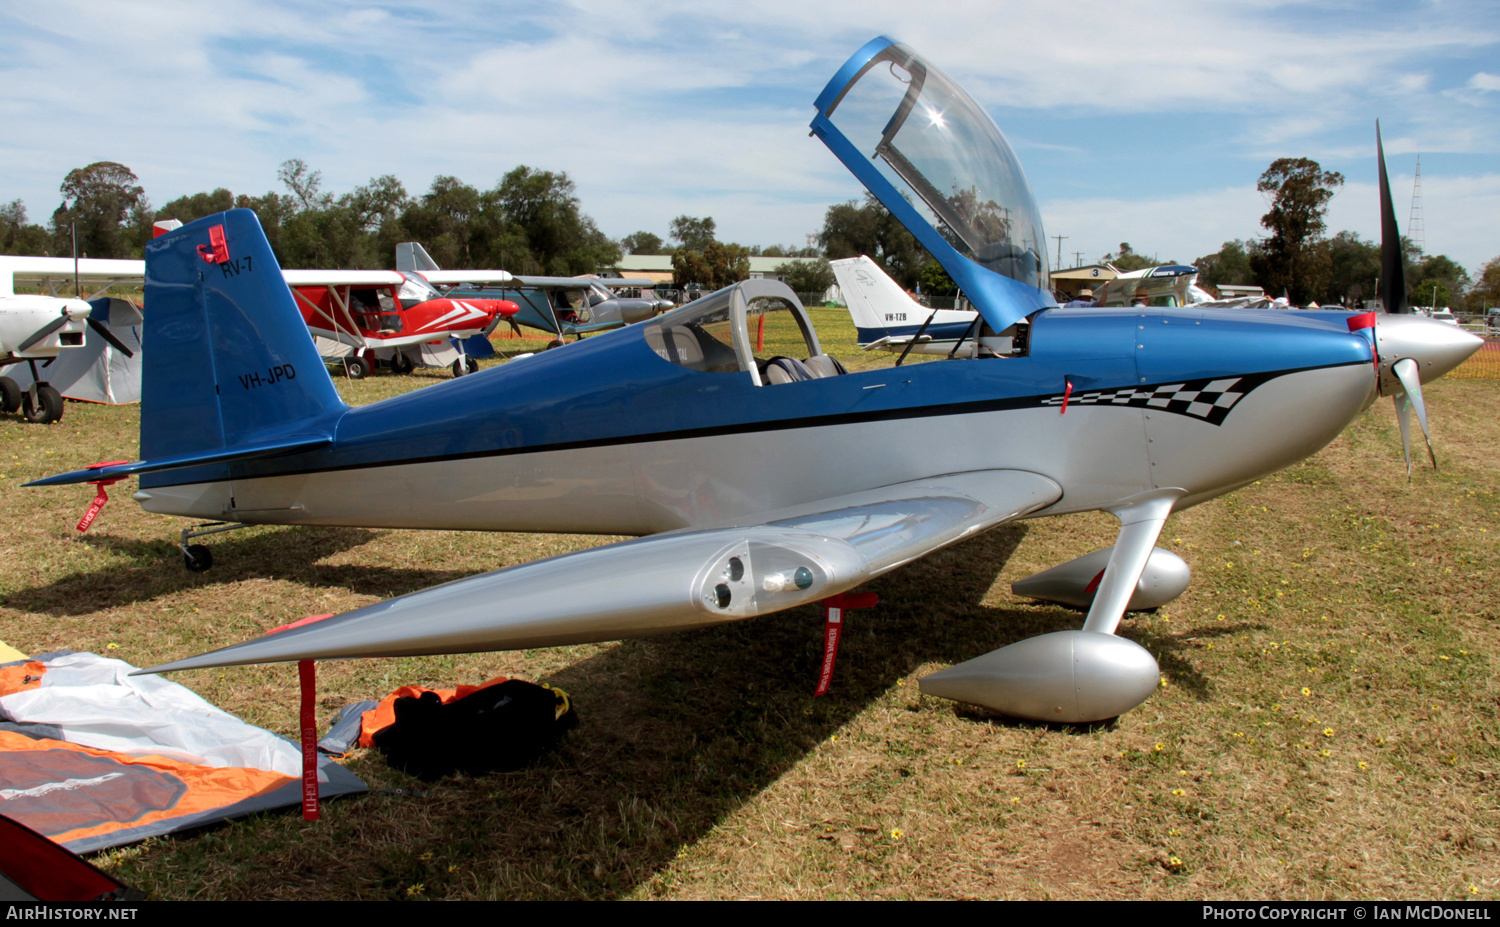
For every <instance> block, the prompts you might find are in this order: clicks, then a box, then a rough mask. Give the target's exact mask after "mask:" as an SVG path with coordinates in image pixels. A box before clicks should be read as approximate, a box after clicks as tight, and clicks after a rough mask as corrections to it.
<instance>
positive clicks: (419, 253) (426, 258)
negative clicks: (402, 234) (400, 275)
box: [396, 241, 442, 273]
mask: <svg viewBox="0 0 1500 927" xmlns="http://www.w3.org/2000/svg"><path fill="white" fill-rule="evenodd" d="M396 269H397V270H400V271H414V272H416V273H421V272H422V271H424V270H442V268H441V267H439V266H438V264H437V261H434V260H433V259H432V256H431V255H430V254H428V253H427V249H426V248H424V247H422V246H421V245H420V244H418V243H417V242H414V241H403V242H401V243H400V244H399V245H397V246H396Z"/></svg>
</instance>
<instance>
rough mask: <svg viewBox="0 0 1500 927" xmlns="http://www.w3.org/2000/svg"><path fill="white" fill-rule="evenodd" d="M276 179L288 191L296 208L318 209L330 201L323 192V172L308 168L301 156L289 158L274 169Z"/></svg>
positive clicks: (328, 196)
mask: <svg viewBox="0 0 1500 927" xmlns="http://www.w3.org/2000/svg"><path fill="white" fill-rule="evenodd" d="M276 179H277V180H279V181H281V183H282V184H283V185H284V186H285V187H286V188H287V189H288V190H290V191H292V196H293V198H294V199H295V201H296V204H297V207H296V208H298V209H319V208H321V207H323V206H328V205H330V204H331V203H332V201H333V197H332V196H330V195H329V194H327V193H324V192H323V172H322V171H314V170H310V169H309V168H308V166H307V162H305V161H303V160H302V159H301V158H290V159H288V160H286V161H283V162H281V166H280V167H279V168H277V169H276Z"/></svg>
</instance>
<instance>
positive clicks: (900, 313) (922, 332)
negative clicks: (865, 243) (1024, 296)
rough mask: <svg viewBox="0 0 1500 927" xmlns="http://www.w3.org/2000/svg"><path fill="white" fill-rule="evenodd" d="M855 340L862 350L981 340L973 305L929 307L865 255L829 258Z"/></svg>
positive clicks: (926, 348)
mask: <svg viewBox="0 0 1500 927" xmlns="http://www.w3.org/2000/svg"><path fill="white" fill-rule="evenodd" d="M828 266H829V267H832V268H833V276H834V278H835V279H836V280H838V284H839V291H840V292H842V293H843V294H844V302H845V304H847V305H848V307H849V317H850V318H852V319H853V320H854V329H855V332H856V338H857V339H858V341H859V346H860V347H861V348H864V349H865V350H866V351H877V350H884V351H900V352H901V353H902V355H903V357H904V356H905V354H906V353H908V352H911V353H916V354H948V353H949V352H951V351H953V350H955V349H956V348H958V347H960V341H962V343H963V344H965V345H968V347H969V351H970V353H971V354H972V353H973V351H974V350H976V349H977V348H978V346H979V342H978V340H977V339H976V338H975V337H974V329H975V327H976V323H977V321H978V319H979V313H977V312H975V311H973V310H972V309H929V308H927V307H926V306H924V305H922V304H921V303H919V302H917V301H916V300H915V299H912V298H911V296H909V295H907V292H906V291H905V290H903V289H901V285H900V284H899V283H897V282H896V281H894V280H892V279H891V277H890V275H889V274H887V273H886V272H885V271H883V270H881V269H880V265H879V264H876V263H875V262H874V261H872V260H870V259H869V258H868V257H866V256H865V255H863V254H862V255H860V256H859V257H853V258H844V259H842V260H838V261H829V262H828Z"/></svg>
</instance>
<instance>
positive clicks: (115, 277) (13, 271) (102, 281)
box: [0, 255, 146, 298]
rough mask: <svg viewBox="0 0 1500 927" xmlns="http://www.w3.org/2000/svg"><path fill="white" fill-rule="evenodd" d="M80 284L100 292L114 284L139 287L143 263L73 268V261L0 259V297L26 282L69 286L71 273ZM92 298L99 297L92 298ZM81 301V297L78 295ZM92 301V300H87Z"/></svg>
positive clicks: (98, 261)
mask: <svg viewBox="0 0 1500 927" xmlns="http://www.w3.org/2000/svg"><path fill="white" fill-rule="evenodd" d="M75 270H76V272H77V275H78V279H79V282H83V281H87V282H88V283H90V284H92V285H96V286H97V285H102V288H101V289H100V290H99V292H101V293H102V292H103V291H104V289H107V288H108V287H109V286H111V285H113V284H116V283H140V282H141V281H143V280H145V279H146V262H145V261H116V260H106V259H104V258H80V259H79V260H78V261H77V264H76V267H75V264H74V261H73V259H72V258H52V257H11V256H8V255H7V256H0V294H10V293H14V292H15V283H16V281H18V280H19V281H25V282H27V283H32V284H36V285H38V286H43V287H47V288H49V289H51V288H52V287H55V286H59V285H66V284H71V283H72V282H73V275H74V272H75ZM94 295H95V296H97V295H98V293H95V294H94ZM80 298H82V297H81V294H80ZM89 298H92V297H89Z"/></svg>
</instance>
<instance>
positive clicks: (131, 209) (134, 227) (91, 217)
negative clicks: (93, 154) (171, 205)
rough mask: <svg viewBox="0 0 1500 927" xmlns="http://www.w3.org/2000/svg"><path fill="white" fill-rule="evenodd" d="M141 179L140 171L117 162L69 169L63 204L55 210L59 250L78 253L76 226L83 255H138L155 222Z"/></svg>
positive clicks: (54, 228)
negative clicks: (75, 248)
mask: <svg viewBox="0 0 1500 927" xmlns="http://www.w3.org/2000/svg"><path fill="white" fill-rule="evenodd" d="M138 180H139V178H138V177H136V176H135V172H134V171H132V170H131V169H130V168H128V167H126V166H125V165H123V164H117V163H115V162H114V161H96V162H94V163H93V164H90V165H89V166H88V167H80V168H75V169H73V170H71V171H69V172H68V176H67V177H66V178H64V179H63V182H62V187H61V190H62V195H63V203H62V205H61V206H59V207H57V211H56V212H54V213H53V214H52V235H53V249H54V251H55V252H56V253H59V254H71V253H72V229H73V228H74V227H76V228H77V230H78V253H79V254H80V255H87V256H88V257H95V258H126V257H132V256H137V257H138V256H139V255H140V252H141V249H143V248H144V247H145V239H149V237H150V227H151V218H150V208H151V204H150V202H148V201H147V199H146V191H145V189H144V188H142V187H141V186H140V184H139V183H137V181H138ZM143 232H144V235H145V238H142V233H143Z"/></svg>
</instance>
